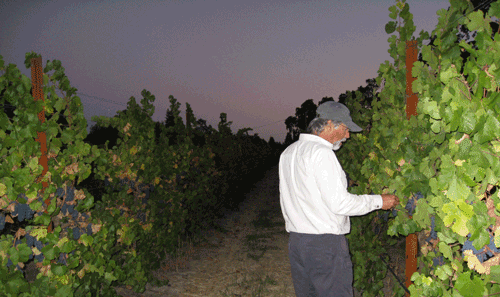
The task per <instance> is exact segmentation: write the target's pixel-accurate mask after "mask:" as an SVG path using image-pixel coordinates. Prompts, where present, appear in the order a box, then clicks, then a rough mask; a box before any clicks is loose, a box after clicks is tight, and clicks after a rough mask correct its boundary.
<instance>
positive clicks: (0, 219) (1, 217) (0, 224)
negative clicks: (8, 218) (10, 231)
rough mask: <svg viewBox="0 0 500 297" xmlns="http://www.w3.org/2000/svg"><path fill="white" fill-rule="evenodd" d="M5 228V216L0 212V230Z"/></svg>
mask: <svg viewBox="0 0 500 297" xmlns="http://www.w3.org/2000/svg"><path fill="white" fill-rule="evenodd" d="M4 228H5V216H4V214H3V213H0V231H2V230H3V229H4Z"/></svg>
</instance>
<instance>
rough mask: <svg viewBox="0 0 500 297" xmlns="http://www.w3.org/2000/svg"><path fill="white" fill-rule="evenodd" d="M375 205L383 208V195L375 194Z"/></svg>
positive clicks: (377, 207)
mask: <svg viewBox="0 0 500 297" xmlns="http://www.w3.org/2000/svg"><path fill="white" fill-rule="evenodd" d="M374 196H375V197H374V205H375V209H381V208H382V205H383V204H384V200H382V196H381V195H374Z"/></svg>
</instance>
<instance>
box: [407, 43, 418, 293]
mask: <svg viewBox="0 0 500 297" xmlns="http://www.w3.org/2000/svg"><path fill="white" fill-rule="evenodd" d="M417 54H418V49H417V41H416V40H412V41H407V42H406V118H407V119H410V117H411V116H412V115H413V116H416V115H417V103H418V97H417V94H416V93H413V91H412V83H413V81H414V80H415V79H416V78H414V77H413V76H412V75H411V70H412V68H413V63H414V62H415V61H417ZM410 219H411V216H410ZM417 251H418V241H417V234H415V233H412V234H408V236H407V237H406V263H405V264H406V271H405V276H406V282H405V286H406V287H407V288H408V287H410V286H411V285H412V284H413V282H412V281H411V276H412V275H413V273H414V272H416V271H417ZM406 296H410V294H408V293H406Z"/></svg>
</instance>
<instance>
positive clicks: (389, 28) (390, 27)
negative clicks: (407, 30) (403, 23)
mask: <svg viewBox="0 0 500 297" xmlns="http://www.w3.org/2000/svg"><path fill="white" fill-rule="evenodd" d="M394 31H396V22H394V21H390V22H388V23H387V24H385V32H386V33H387V34H392V33H394Z"/></svg>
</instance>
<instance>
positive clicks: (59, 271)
mask: <svg viewBox="0 0 500 297" xmlns="http://www.w3.org/2000/svg"><path fill="white" fill-rule="evenodd" d="M51 270H52V272H53V273H54V274H55V275H57V276H61V275H65V274H66V273H67V272H68V267H66V265H52V268H51Z"/></svg>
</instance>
